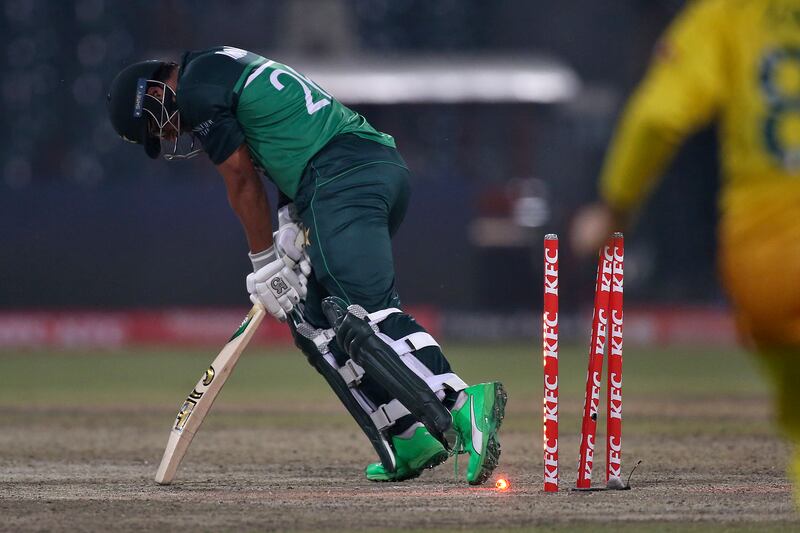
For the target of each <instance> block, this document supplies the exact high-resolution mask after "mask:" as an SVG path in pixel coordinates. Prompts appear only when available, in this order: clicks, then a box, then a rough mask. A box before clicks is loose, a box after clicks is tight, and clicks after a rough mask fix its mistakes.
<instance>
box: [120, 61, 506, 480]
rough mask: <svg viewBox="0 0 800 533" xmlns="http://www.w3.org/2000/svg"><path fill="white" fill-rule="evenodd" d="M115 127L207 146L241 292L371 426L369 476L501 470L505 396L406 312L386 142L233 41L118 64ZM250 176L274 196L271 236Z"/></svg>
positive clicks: (399, 198) (395, 174)
mask: <svg viewBox="0 0 800 533" xmlns="http://www.w3.org/2000/svg"><path fill="white" fill-rule="evenodd" d="M107 100H108V102H107V104H108V113H109V116H110V119H111V123H112V125H113V126H114V128H115V130H116V131H117V133H119V135H121V136H122V138H123V139H125V140H126V141H129V142H132V143H136V144H141V145H143V146H144V150H145V152H146V153H147V155H148V156H150V157H151V158H158V157H159V156H163V157H164V158H165V159H167V160H180V159H187V158H190V157H193V156H195V155H197V154H199V153H200V152H205V153H206V155H207V156H208V158H209V159H210V160H211V162H212V163H213V164H214V165H215V166H216V168H217V170H218V171H219V173H220V174H221V175H222V178H223V180H224V182H225V185H226V189H227V193H228V200H229V203H230V205H231V208H232V209H233V211H234V212H235V213H236V215H237V216H238V217H239V220H240V222H241V225H242V227H243V229H244V232H245V235H246V237H247V242H248V245H249V248H250V251H249V256H250V260H251V261H252V264H253V272H252V273H250V274H248V275H247V279H246V287H247V291H248V293H249V294H250V299H251V300H252V301H253V303H254V304H256V303H260V304H262V305H263V306H264V308H265V309H266V310H267V311H268V312H269V313H270V314H271V315H272V316H273V317H275V318H276V319H277V320H280V321H284V322H287V323H288V325H289V327H290V328H291V330H292V334H293V336H294V339H295V344H296V345H297V347H298V348H299V349H300V350H301V351H302V352H303V353H304V354H305V356H306V358H307V359H308V361H309V363H310V364H311V365H312V366H313V367H314V368H315V369H316V370H317V371H318V372H319V373H320V374H321V375H322V376H323V378H324V379H325V380H326V382H327V383H328V385H329V386H330V387H331V389H333V391H334V393H335V394H336V395H337V396H338V398H339V400H341V402H342V403H343V404H344V406H345V408H346V409H347V410H348V412H349V413H350V414H351V415H352V416H353V418H354V419H355V421H356V422H357V423H358V425H359V426H360V427H361V429H362V430H363V431H364V433H365V434H366V436H367V438H368V439H369V440H370V442H371V443H372V445H373V447H374V448H375V451H376V452H377V454H378V458H379V462H376V463H374V464H370V465H368V466H367V467H366V470H365V474H366V477H367V479H369V480H372V481H403V480H407V479H411V478H415V477H417V476H419V475H420V474H421V472H422V471H423V470H424V469H426V468H433V467H435V466H437V465H439V464H441V463H443V462H444V461H446V460H447V458H448V457H449V456H450V455H453V454H458V453H467V454H469V462H468V467H467V472H466V479H467V482H468V483H470V484H473V485H477V484H481V483H483V482H484V481H486V479H487V478H488V477H489V476H490V475H491V473H492V471H493V470H494V468H495V467H496V466H497V462H498V458H499V455H500V443H499V440H498V429H499V427H500V423H501V421H502V419H503V414H504V410H505V402H506V394H505V391H504V389H503V386H502V384H501V383H499V382H489V383H481V384H478V385H473V386H468V385H467V383H465V382H464V381H463V380H462V379H461V378H459V376H458V375H457V374H456V373H454V372H453V370H452V369H451V367H450V363H449V362H448V361H447V359H446V358H445V356H444V354H443V353H442V350H441V348H440V347H439V344H438V343H437V342H436V340H435V339H434V338H433V337H432V336H431V335H430V334H429V333H428V332H427V331H426V330H425V329H424V328H423V327H422V326H421V325H420V324H418V323H417V322H416V321H415V320H414V318H413V317H411V316H410V315H408V314H407V313H405V312H404V311H403V310H402V307H401V304H400V298H399V295H398V293H397V289H396V287H395V273H394V261H393V257H392V248H391V238H392V236H393V235H394V234H395V232H396V231H397V229H398V228H399V226H400V223H401V222H402V220H403V217H404V215H405V212H406V207H407V206H408V201H409V194H410V190H409V170H408V167H407V166H406V163H405V162H404V160H403V158H402V157H401V156H400V154H399V153H398V151H397V149H396V147H395V142H394V139H393V138H392V137H391V136H390V135H387V134H385V133H381V132H379V131H377V130H376V129H375V128H373V127H372V126H371V125H370V124H369V123H368V122H367V121H366V120H365V119H364V117H363V116H361V115H360V114H358V113H356V112H354V111H352V110H350V109H348V108H347V107H345V106H344V105H342V104H341V103H340V102H338V101H337V100H336V99H335V98H334V97H333V96H332V95H331V94H329V93H327V92H326V91H325V90H324V89H323V88H321V87H320V86H319V85H317V84H316V83H314V82H313V81H312V80H311V79H309V78H308V77H306V76H304V75H303V74H301V73H299V72H298V71H296V70H295V69H293V68H292V67H290V66H288V65H284V64H281V63H278V62H276V61H273V60H270V59H267V58H264V57H261V56H259V55H257V54H254V53H252V52H248V51H246V50H241V49H238V48H233V47H228V46H224V47H218V48H211V49H208V50H200V51H191V52H187V53H185V54H184V55H183V57H182V59H181V61H180V64H177V63H172V62H167V61H160V60H150V61H142V62H139V63H135V64H133V65H130V66H128V67H127V68H125V69H123V70H122V71H121V72H120V73H119V74H118V75H117V76H116V78H115V79H114V80H113V81H112V83H111V86H110V90H109V93H108V97H107ZM261 174H263V175H264V176H265V177H266V178H267V179H269V180H271V181H272V182H273V183H274V184H275V185H276V186H277V189H278V191H279V199H278V213H277V220H278V228H277V231H275V232H274V234H273V228H272V213H271V212H270V207H269V203H268V201H267V197H266V192H265V189H264V185H263V183H262V181H261Z"/></svg>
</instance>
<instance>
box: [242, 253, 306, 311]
mask: <svg viewBox="0 0 800 533" xmlns="http://www.w3.org/2000/svg"><path fill="white" fill-rule="evenodd" d="M250 259H251V260H252V261H253V269H254V272H253V273H251V274H248V276H247V292H248V293H249V294H250V301H251V302H253V304H256V303H259V302H260V303H261V304H262V305H263V306H264V308H265V309H266V310H267V312H268V313H269V314H271V315H272V316H274V317H275V318H277V319H278V320H280V321H281V322H285V321H286V318H287V316H288V314H289V312H290V311H291V310H292V309H293V308H294V306H295V305H297V303H298V302H299V301H300V300H301V299H303V298H305V297H306V292H307V290H306V284H307V282H308V280H307V278H306V276H305V275H304V274H303V273H302V272H301V271H299V270H297V269H296V268H295V267H296V266H297V265H295V263H294V261H292V260H291V259H289V258H288V257H278V256H277V254H276V253H275V248H272V247H271V248H269V249H267V250H265V251H263V252H260V253H257V254H250Z"/></svg>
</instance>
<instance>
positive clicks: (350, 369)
mask: <svg viewBox="0 0 800 533" xmlns="http://www.w3.org/2000/svg"><path fill="white" fill-rule="evenodd" d="M339 374H341V376H342V379H344V382H345V383H347V386H348V387H356V386H358V385H359V384H360V383H361V378H363V377H364V369H363V368H361V366H360V365H359V364H357V363H356V362H355V361H353V360H352V359H348V360H347V361H345V363H344V365H342V366H341V367H340V368H339Z"/></svg>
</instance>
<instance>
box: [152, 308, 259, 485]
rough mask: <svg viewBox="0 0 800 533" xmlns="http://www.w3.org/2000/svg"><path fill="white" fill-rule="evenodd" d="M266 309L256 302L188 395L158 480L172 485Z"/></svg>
mask: <svg viewBox="0 0 800 533" xmlns="http://www.w3.org/2000/svg"><path fill="white" fill-rule="evenodd" d="M265 315H266V311H265V310H264V308H263V307H262V306H261V305H260V304H256V305H254V306H253V308H252V309H250V312H249V313H247V316H246V317H245V319H244V321H242V324H241V325H240V326H239V329H237V330H236V332H235V333H234V334H233V336H232V337H231V338H230V340H229V341H228V344H226V345H225V347H224V348H222V351H221V352H220V353H219V355H218V356H217V357H216V359H214V361H213V362H212V363H211V366H210V367H208V370H206V371H205V373H204V374H203V377H201V378H200V381H198V382H197V385H195V387H194V389H192V392H191V393H189V396H188V397H187V398H186V401H185V402H183V404H182V405H181V408H180V410H179V411H178V416H177V417H176V418H175V422H174V424H173V425H172V430H171V431H170V433H169V440H168V441H167V448H166V450H164V457H163V458H162V459H161V464H160V465H159V467H158V471H157V472H156V483H158V484H160V485H169V484H170V483H172V480H173V479H174V478H175V473H176V472H177V470H178V466H179V465H180V464H181V460H182V459H183V456H184V455H186V450H187V449H188V448H189V445H190V444H191V443H192V439H193V438H194V434H195V433H197V430H198V429H200V424H202V423H203V420H204V419H205V417H206V415H207V414H208V411H209V409H211V405H212V404H213V403H214V399H215V398H216V397H217V394H219V391H220V389H222V386H223V385H225V381H227V379H228V377H229V376H230V375H231V372H233V368H234V367H235V366H236V362H237V361H238V360H239V356H240V355H241V354H242V352H243V351H244V349H245V348H246V347H247V345H248V344H249V343H250V340H251V339H252V338H253V335H254V334H255V332H256V330H257V329H258V326H259V325H260V324H261V321H262V320H263V319H264V316H265Z"/></svg>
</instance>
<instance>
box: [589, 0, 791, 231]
mask: <svg viewBox="0 0 800 533" xmlns="http://www.w3.org/2000/svg"><path fill="white" fill-rule="evenodd" d="M714 120H717V121H719V136H720V139H719V142H720V147H721V162H722V172H723V180H722V181H723V189H722V193H721V210H722V214H723V217H725V216H729V215H735V214H743V213H744V212H745V211H746V210H748V209H752V208H753V207H754V205H756V206H757V205H766V204H768V203H770V202H771V201H772V200H774V199H775V198H776V196H779V195H786V194H788V195H789V196H792V197H794V198H797V197H798V194H800V0H696V1H693V2H691V3H690V4H689V5H688V6H687V8H685V9H684V11H683V12H682V13H681V14H680V15H679V16H678V17H677V18H676V20H675V21H674V22H673V23H672V25H671V26H670V28H669V29H668V30H667V32H666V34H665V36H664V37H663V39H662V41H661V43H660V44H659V45H658V47H657V49H656V51H655V54H654V57H653V60H652V64H651V66H650V69H649V72H648V74H647V76H646V77H645V79H644V80H643V81H642V83H641V84H640V86H639V87H638V88H637V90H636V92H635V94H634V95H633V96H632V98H631V100H630V101H629V103H628V106H627V109H626V110H625V113H624V115H623V117H622V119H621V121H620V124H619V125H618V129H617V132H616V134H615V138H614V140H613V142H612V145H611V148H610V150H609V153H608V156H607V158H606V161H605V165H604V168H603V172H602V175H601V178H600V193H601V196H602V197H603V198H604V200H605V201H606V202H607V203H608V204H609V205H611V206H612V207H613V208H615V209H616V210H619V211H621V212H629V211H631V210H634V209H635V208H636V207H638V206H639V205H640V204H641V203H642V202H643V201H644V199H645V197H646V196H647V194H648V192H649V191H650V190H651V189H652V187H653V186H654V184H655V183H656V180H657V179H658V177H659V175H660V174H661V172H662V171H663V169H664V166H665V165H666V164H667V163H668V162H669V160H670V159H671V158H672V156H673V154H674V152H675V151H676V150H677V148H678V145H679V144H680V142H681V141H682V140H683V139H684V138H685V137H686V136H687V135H689V134H691V133H692V132H694V131H696V130H697V129H699V128H701V127H703V126H704V125H706V124H708V123H710V122H711V121H714ZM783 199H784V200H786V198H785V197H784V198H783ZM795 205H796V204H795ZM798 215H800V213H797V214H795V216H798Z"/></svg>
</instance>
